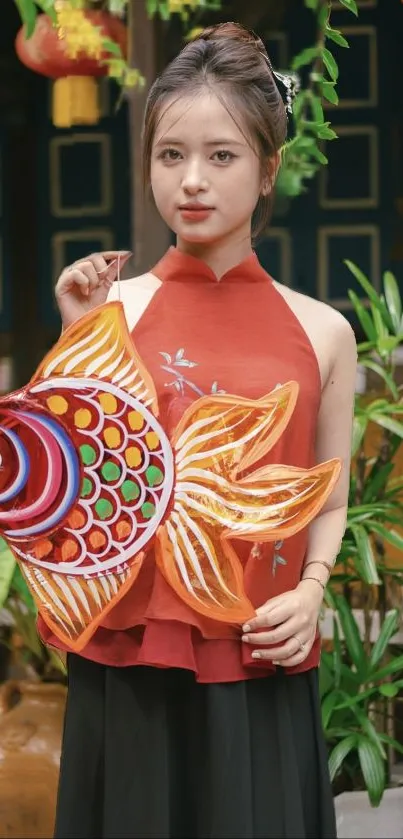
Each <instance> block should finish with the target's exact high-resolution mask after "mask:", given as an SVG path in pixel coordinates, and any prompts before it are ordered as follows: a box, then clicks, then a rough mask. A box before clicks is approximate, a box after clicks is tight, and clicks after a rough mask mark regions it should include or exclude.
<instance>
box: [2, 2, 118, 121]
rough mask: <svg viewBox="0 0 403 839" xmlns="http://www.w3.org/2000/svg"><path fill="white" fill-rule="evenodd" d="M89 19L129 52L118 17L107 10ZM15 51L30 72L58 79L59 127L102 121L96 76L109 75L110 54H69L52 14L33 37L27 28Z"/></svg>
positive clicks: (91, 14)
mask: <svg viewBox="0 0 403 839" xmlns="http://www.w3.org/2000/svg"><path fill="white" fill-rule="evenodd" d="M84 14H85V17H86V18H87V20H89V21H90V22H91V23H92V24H93V25H94V26H96V27H98V28H99V29H100V30H101V33H102V36H103V37H104V38H107V39H108V40H110V41H114V42H115V43H116V44H118V46H119V47H120V49H121V52H122V56H123V57H125V56H126V53H127V28H126V26H125V25H124V24H123V23H122V22H121V21H120V20H119V19H118V18H116V17H115V16H114V15H111V14H109V13H108V12H104V11H85V12H84ZM15 48H16V52H17V55H18V58H19V59H20V61H21V62H22V63H23V64H25V66H26V67H28V68H29V69H30V70H34V72H36V73H40V74H42V75H43V76H48V78H51V79H54V80H55V82H54V85H53V103H52V111H53V123H54V125H56V126H57V127H58V128H69V127H70V126H72V125H95V124H96V123H97V122H98V120H99V104H98V87H97V84H96V81H95V78H96V77H100V76H105V75H106V74H107V69H108V68H107V66H106V64H104V63H103V61H104V59H105V58H106V57H107V54H106V53H104V54H103V55H101V56H100V58H92V57H91V56H90V55H88V54H87V53H85V52H84V51H81V52H80V53H79V54H78V55H77V57H76V58H71V57H70V56H69V54H68V49H67V44H66V41H65V39H64V38H63V37H62V38H61V37H60V35H59V32H58V29H57V27H56V26H54V24H53V23H52V21H51V20H50V18H49V17H48V15H45V14H42V15H39V16H38V18H37V21H36V26H35V30H34V32H33V35H32V36H31V37H30V38H28V39H27V38H26V37H25V27H24V26H23V27H22V28H21V29H20V30H19V32H18V34H17V37H16V41H15Z"/></svg>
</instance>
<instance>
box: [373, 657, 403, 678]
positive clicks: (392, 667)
mask: <svg viewBox="0 0 403 839" xmlns="http://www.w3.org/2000/svg"><path fill="white" fill-rule="evenodd" d="M402 670H403V655H397V656H396V658H392V659H391V661H388V663H387V664H385V667H381V669H380V670H377V671H376V672H375V673H371V679H372V680H373V681H374V682H383V681H385V680H386V679H389V677H390V676H393V674H394V673H400V672H401V671H402Z"/></svg>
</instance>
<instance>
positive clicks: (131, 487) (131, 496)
mask: <svg viewBox="0 0 403 839" xmlns="http://www.w3.org/2000/svg"><path fill="white" fill-rule="evenodd" d="M121 489H122V495H123V498H124V499H125V501H135V500H136V498H138V497H139V495H140V489H139V486H138V484H136V483H135V482H134V481H123V484H122V488H121Z"/></svg>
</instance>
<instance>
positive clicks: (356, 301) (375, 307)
mask: <svg viewBox="0 0 403 839" xmlns="http://www.w3.org/2000/svg"><path fill="white" fill-rule="evenodd" d="M346 264H347V267H348V268H349V270H350V271H351V272H352V273H353V275H354V276H355V278H356V280H357V281H358V283H359V284H360V286H361V288H362V290H363V291H364V293H365V294H366V295H367V298H368V307H366V306H365V305H364V303H363V301H362V300H361V299H360V298H359V297H358V296H357V294H356V293H355V292H354V291H350V299H351V301H352V303H353V306H354V310H355V313H356V316H357V318H358V320H359V322H360V324H361V327H362V330H363V332H364V334H365V337H366V340H365V341H364V342H362V343H360V344H359V345H358V357H359V364H360V366H361V369H362V370H364V371H365V372H366V373H367V379H368V384H367V387H366V389H365V392H364V393H357V394H356V404H355V417H354V432H353V461H352V468H351V481H350V497H349V509H348V518H347V529H346V533H345V536H344V539H343V543H342V547H341V550H340V553H339V556H338V558H337V562H336V566H335V572H334V574H333V575H332V578H331V580H330V584H329V587H328V590H327V594H326V599H327V605H328V607H329V609H330V613H329V612H327V615H326V618H327V620H329V617H330V618H331V620H332V623H333V631H332V633H331V635H332V641H331V646H330V647H329V646H327V645H326V644H325V649H324V652H323V655H322V661H321V671H320V677H321V678H320V684H321V701H322V718H323V726H324V730H325V735H326V738H327V742H328V745H329V750H330V757H329V765H330V773H331V777H332V780H333V783H334V790H335V794H336V810H337V816H338V835H339V837H353V836H354V837H355V836H356V837H362V836H366V837H372V836H374V837H375V836H382V837H386V836H394V837H397V836H403V831H402V828H403V819H402V815H403V789H401V788H399V787H397V786H396V785H395V788H394V785H393V783H392V773H391V765H392V758H393V757H394V756H395V755H396V754H402V753H403V746H402V744H401V743H399V742H398V741H397V740H396V738H395V737H394V736H393V730H392V723H393V700H394V698H395V697H396V696H397V695H398V693H399V691H400V690H401V688H402V687H403V678H402V675H403V654H402V652H403V651H402V648H401V641H400V636H399V634H398V630H399V624H400V614H399V611H400V610H399V608H398V607H399V605H400V602H401V597H400V592H401V584H402V580H403V564H402V560H401V557H402V551H403V533H402V530H401V526H402V523H403V478H402V476H401V471H402V469H401V467H400V466H399V458H401V457H402V455H403V449H402V448H401V445H402V440H403V401H402V385H401V384H399V383H398V379H399V369H398V366H397V363H396V362H397V358H398V353H397V350H398V348H399V347H400V345H401V344H402V343H403V317H402V300H401V296H400V293H399V290H398V286H397V283H396V280H395V278H394V276H393V275H392V274H391V273H390V272H386V273H385V274H384V277H383V293H381V294H378V293H377V292H376V291H375V290H374V288H373V286H372V285H371V283H370V282H369V280H368V279H367V277H365V276H364V274H363V273H362V272H361V271H360V270H359V268H358V267H357V266H356V265H354V264H353V263H351V262H347V263H346ZM325 634H327V633H325ZM326 646H327V648H326ZM374 807H375V808H376V810H375V811H374V809H373V808H374Z"/></svg>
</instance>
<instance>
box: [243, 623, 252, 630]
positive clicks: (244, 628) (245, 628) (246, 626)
mask: <svg viewBox="0 0 403 839" xmlns="http://www.w3.org/2000/svg"><path fill="white" fill-rule="evenodd" d="M242 628H243V631H244V632H250V626H249V624H248V623H246V624H245V626H244V627H242Z"/></svg>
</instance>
